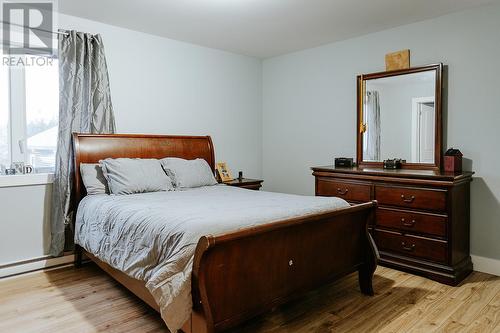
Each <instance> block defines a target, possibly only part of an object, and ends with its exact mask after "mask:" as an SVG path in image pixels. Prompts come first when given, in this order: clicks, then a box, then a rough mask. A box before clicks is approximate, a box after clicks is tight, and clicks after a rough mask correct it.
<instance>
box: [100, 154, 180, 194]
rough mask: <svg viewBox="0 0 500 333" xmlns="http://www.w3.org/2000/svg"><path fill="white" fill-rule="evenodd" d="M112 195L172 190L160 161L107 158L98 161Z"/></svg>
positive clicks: (170, 182)
mask: <svg viewBox="0 0 500 333" xmlns="http://www.w3.org/2000/svg"><path fill="white" fill-rule="evenodd" d="M99 163H100V165H101V167H102V172H103V174H104V177H105V178H106V180H107V181H108V186H109V191H110V192H111V193H112V194H132V193H143V192H159V191H170V190H173V185H172V181H171V180H170V178H169V177H168V176H167V175H166V174H165V172H164V171H163V169H162V166H161V164H160V161H158V160H155V159H140V158H116V159H113V158H107V159H105V160H101V161H99Z"/></svg>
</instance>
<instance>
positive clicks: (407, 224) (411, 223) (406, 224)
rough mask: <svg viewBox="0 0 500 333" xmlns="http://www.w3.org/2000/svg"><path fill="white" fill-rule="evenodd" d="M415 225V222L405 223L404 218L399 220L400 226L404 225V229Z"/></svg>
mask: <svg viewBox="0 0 500 333" xmlns="http://www.w3.org/2000/svg"><path fill="white" fill-rule="evenodd" d="M415 223H417V221H415V220H411V221H406V219H405V218H404V217H403V218H402V219H401V224H402V225H404V226H405V227H413V226H414V225H415Z"/></svg>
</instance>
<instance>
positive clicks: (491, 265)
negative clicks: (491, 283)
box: [471, 255, 500, 276]
mask: <svg viewBox="0 0 500 333" xmlns="http://www.w3.org/2000/svg"><path fill="white" fill-rule="evenodd" d="M471 258H472V264H473V265H474V270H475V271H478V272H483V273H488V274H493V275H497V276H500V260H498V259H491V258H486V257H480V256H474V255H471Z"/></svg>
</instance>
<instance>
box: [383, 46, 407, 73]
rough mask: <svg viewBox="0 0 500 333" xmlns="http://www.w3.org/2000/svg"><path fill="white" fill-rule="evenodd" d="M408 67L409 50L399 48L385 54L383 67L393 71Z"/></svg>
mask: <svg viewBox="0 0 500 333" xmlns="http://www.w3.org/2000/svg"><path fill="white" fill-rule="evenodd" d="M408 68H410V50H401V51H397V52H392V53H388V54H386V55H385V69H386V70H387V71H394V70H398V69H408Z"/></svg>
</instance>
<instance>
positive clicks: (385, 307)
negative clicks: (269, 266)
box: [0, 264, 500, 333]
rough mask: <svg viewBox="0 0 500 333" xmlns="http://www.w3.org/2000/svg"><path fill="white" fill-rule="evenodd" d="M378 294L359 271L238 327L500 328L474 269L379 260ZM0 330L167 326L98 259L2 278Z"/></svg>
mask: <svg viewBox="0 0 500 333" xmlns="http://www.w3.org/2000/svg"><path fill="white" fill-rule="evenodd" d="M374 289H375V296H374V297H368V296H363V295H362V294H361V293H360V292H359V289H358V285H357V274H352V275H350V276H347V277H346V278H344V279H342V280H340V281H338V282H336V283H334V284H331V285H329V286H326V287H323V288H321V289H320V290H316V291H314V292H311V293H309V294H308V295H306V296H305V297H303V298H301V299H300V300H297V301H295V302H292V303H290V304H286V305H284V306H281V307H279V308H277V309H276V310H274V311H272V312H270V313H269V314H266V315H264V316H261V317H259V318H257V319H254V320H252V321H251V322H249V323H248V324H246V325H244V326H243V327H240V328H238V329H236V330H233V331H232V333H234V332H242V333H258V332H272V333H284V332H286V333H290V332H300V333H302V332H304V333H305V332H307V333H322V332H387V333H389V332H426V333H427V332H481V333H483V332H500V277H496V276H492V275H488V274H484V273H478V272H474V273H473V274H472V275H471V276H469V278H467V279H466V280H465V281H464V282H463V283H462V284H461V285H460V286H459V287H449V286H445V285H442V284H439V283H437V282H433V281H430V280H427V279H425V278H422V277H418V276H414V275H411V274H407V273H403V272H399V271H395V270H392V269H388V268H383V267H379V268H378V269H377V271H376V275H375V278H374ZM0 332H12V333H16V332H22V333H31V332H33V333H35V332H36V333H45V332H50V333H53V332H81V333H87V332H89V333H91V332H120V333H121V332H164V333H167V332H168V330H167V329H166V328H165V326H164V324H163V322H162V320H161V318H160V316H159V315H158V314H157V313H156V312H155V311H154V310H151V309H150V308H149V307H148V306H147V305H145V304H144V303H143V302H142V301H140V300H139V299H137V298H136V297H135V296H133V295H132V294H130V293H129V292H128V291H127V290H126V289H124V288H123V287H121V286H119V285H118V284H117V283H116V282H114V281H113V280H112V279H111V278H109V277H108V276H107V275H105V274H104V273H103V272H102V271H100V270H99V268H97V267H96V266H94V265H93V264H89V265H86V266H84V267H83V268H81V269H75V268H72V267H68V268H62V269H57V270H52V271H48V272H38V273H33V274H28V275H24V276H19V277H14V278H8V279H3V280H0Z"/></svg>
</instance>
